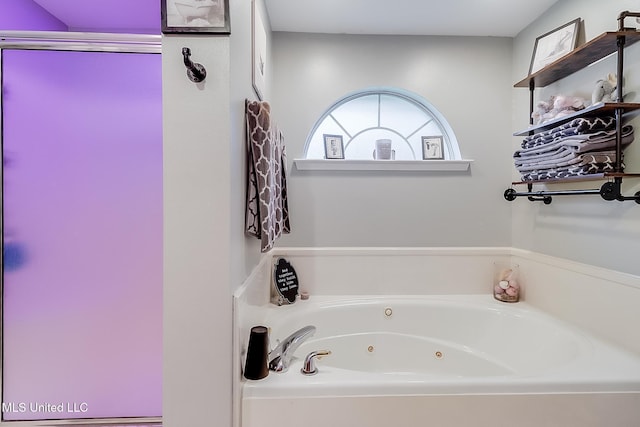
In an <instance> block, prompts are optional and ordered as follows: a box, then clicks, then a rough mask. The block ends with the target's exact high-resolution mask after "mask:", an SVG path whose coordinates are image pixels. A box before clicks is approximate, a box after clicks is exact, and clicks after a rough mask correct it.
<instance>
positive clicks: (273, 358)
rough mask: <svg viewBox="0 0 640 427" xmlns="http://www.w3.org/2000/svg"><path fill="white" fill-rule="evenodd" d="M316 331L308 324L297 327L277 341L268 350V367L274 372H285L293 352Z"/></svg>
mask: <svg viewBox="0 0 640 427" xmlns="http://www.w3.org/2000/svg"><path fill="white" fill-rule="evenodd" d="M315 332H316V327H315V326H312V325H309V326H305V327H304V328H301V329H298V330H297V331H295V332H294V333H292V334H291V335H289V336H288V337H287V338H285V339H284V340H282V342H280V343H278V345H277V346H276V348H274V349H273V350H271V351H270V352H269V369H270V370H272V371H275V372H286V371H287V369H289V365H290V364H291V359H293V354H294V353H295V351H296V350H297V349H298V347H300V344H302V343H303V342H304V341H305V340H306V339H307V338H309V337H311V336H312V335H313V334H314V333H315Z"/></svg>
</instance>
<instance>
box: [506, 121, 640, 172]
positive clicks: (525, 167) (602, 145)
mask: <svg viewBox="0 0 640 427" xmlns="http://www.w3.org/2000/svg"><path fill="white" fill-rule="evenodd" d="M615 123H616V122H615V119H614V118H613V117H609V116H607V117H591V118H578V119H574V120H572V121H570V122H567V123H564V124H562V125H560V126H557V127H555V128H553V129H550V130H546V131H544V132H539V133H536V134H534V135H530V136H527V137H526V138H525V139H524V140H523V141H522V144H521V146H522V150H517V151H516V152H515V153H514V154H513V157H514V161H515V166H516V169H518V171H519V172H520V175H521V176H522V180H523V181H533V180H541V179H551V178H567V177H574V176H583V175H589V174H597V173H603V172H613V171H614V169H615V165H616V151H615V148H616V130H615ZM632 142H633V127H632V126H630V125H628V126H623V127H622V146H623V148H624V147H626V146H627V145H629V144H631V143H632ZM620 155H621V156H622V153H620Z"/></svg>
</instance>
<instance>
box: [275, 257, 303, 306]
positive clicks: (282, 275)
mask: <svg viewBox="0 0 640 427" xmlns="http://www.w3.org/2000/svg"><path fill="white" fill-rule="evenodd" d="M273 282H274V284H275V288H276V291H278V294H279V295H280V296H281V297H282V298H284V299H286V300H287V301H289V304H293V303H294V302H295V301H296V296H297V295H298V276H297V275H296V271H295V270H294V269H293V266H292V265H291V264H290V263H289V261H287V260H286V259H284V258H278V261H277V262H276V265H275V267H274V269H273Z"/></svg>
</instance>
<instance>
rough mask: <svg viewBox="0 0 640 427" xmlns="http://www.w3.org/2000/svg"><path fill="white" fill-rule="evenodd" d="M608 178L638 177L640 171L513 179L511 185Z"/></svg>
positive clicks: (639, 176) (561, 182)
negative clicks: (527, 179) (522, 179)
mask: <svg viewBox="0 0 640 427" xmlns="http://www.w3.org/2000/svg"><path fill="white" fill-rule="evenodd" d="M610 178H640V173H616V172H605V173H594V174H592V175H583V176H575V177H567V178H552V179H538V180H531V181H514V182H512V183H511V185H522V184H563V183H564V184H566V183H571V182H586V181H599V180H603V179H610Z"/></svg>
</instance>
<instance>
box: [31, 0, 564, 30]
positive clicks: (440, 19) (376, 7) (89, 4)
mask: <svg viewBox="0 0 640 427" xmlns="http://www.w3.org/2000/svg"><path fill="white" fill-rule="evenodd" d="M33 1H34V2H35V3H37V4H39V5H40V6H41V7H42V8H44V9H46V10H47V11H48V12H49V13H51V14H52V15H54V16H55V17H57V18H58V19H59V20H60V21H62V22H64V23H65V24H66V25H67V26H68V27H69V29H70V30H71V31H95V32H135V33H141V32H142V33H154V34H159V33H160V1H159V0H33ZM230 1H238V0H230ZM244 1H249V0H244ZM557 1H558V0H535V1H523V0H393V1H390V0H322V1H308V0H265V3H266V6H267V11H268V14H269V17H270V21H271V25H272V29H273V30H274V31H292V32H311V33H344V34H426V35H461V36H498V37H513V36H515V35H517V34H518V33H519V32H520V31H521V30H522V29H524V28H525V27H526V26H527V25H529V24H530V23H531V22H532V21H534V20H535V19H536V18H537V17H539V16H540V15H541V14H542V13H544V12H545V11H546V10H547V9H549V7H551V6H552V5H553V4H554V3H556V2H557ZM231 28H232V30H233V14H232V15H231Z"/></svg>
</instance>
